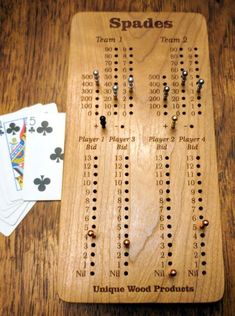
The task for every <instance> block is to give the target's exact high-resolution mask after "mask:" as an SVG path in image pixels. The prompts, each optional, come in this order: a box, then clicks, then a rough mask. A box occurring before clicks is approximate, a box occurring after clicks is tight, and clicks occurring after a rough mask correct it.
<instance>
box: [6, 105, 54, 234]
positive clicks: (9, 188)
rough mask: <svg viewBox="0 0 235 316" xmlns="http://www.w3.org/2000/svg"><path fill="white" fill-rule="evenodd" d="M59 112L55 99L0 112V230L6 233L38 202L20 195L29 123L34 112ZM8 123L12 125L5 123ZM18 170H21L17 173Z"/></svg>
mask: <svg viewBox="0 0 235 316" xmlns="http://www.w3.org/2000/svg"><path fill="white" fill-rule="evenodd" d="M56 112H57V106H56V104H55V103H51V104H47V105H44V106H43V105H41V104H37V105H34V106H31V107H27V108H24V109H21V110H20V111H17V112H15V113H11V114H7V115H2V116H0V148H1V151H0V165H1V168H0V232H2V233H3V234H5V235H6V236H8V235H9V234H10V233H11V232H12V231H13V230H14V229H15V228H16V226H17V225H18V224H19V223H20V221H21V220H22V219H23V218H24V216H25V215H26V214H27V213H28V212H29V210H30V209H31V208H32V207H33V205H34V204H35V202H25V201H24V200H23V199H22V198H21V196H20V195H18V193H19V192H20V191H21V189H22V182H21V181H20V180H21V178H22V171H23V169H24V164H23V161H22V160H21V159H22V156H23V151H24V150H25V144H24V142H25V138H24V137H25V135H26V133H25V132H26V126H27V124H29V125H30V126H31V127H32V128H33V125H34V123H35V122H34V116H33V115H34V113H56ZM7 123H9V125H8V127H5V126H4V125H5V124H7ZM10 124H11V125H10ZM7 129H8V130H7ZM21 154H22V155H21ZM10 158H11V159H10ZM11 172H12V173H11ZM14 172H15V173H18V174H17V176H16V175H15V174H14ZM12 184H15V185H16V187H14V186H13V185H12ZM17 189H18V191H17Z"/></svg>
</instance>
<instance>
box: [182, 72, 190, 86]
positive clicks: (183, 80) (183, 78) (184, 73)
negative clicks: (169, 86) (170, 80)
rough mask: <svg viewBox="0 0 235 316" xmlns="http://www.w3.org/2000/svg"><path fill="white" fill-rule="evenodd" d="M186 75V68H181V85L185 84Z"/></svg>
mask: <svg viewBox="0 0 235 316" xmlns="http://www.w3.org/2000/svg"><path fill="white" fill-rule="evenodd" d="M187 76H188V72H187V70H182V73H181V79H182V81H181V84H182V86H184V85H185V81H186V79H187Z"/></svg>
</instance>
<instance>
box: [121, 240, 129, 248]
mask: <svg viewBox="0 0 235 316" xmlns="http://www.w3.org/2000/svg"><path fill="white" fill-rule="evenodd" d="M123 244H124V246H125V247H126V248H129V247H130V240H129V239H124V241H123Z"/></svg>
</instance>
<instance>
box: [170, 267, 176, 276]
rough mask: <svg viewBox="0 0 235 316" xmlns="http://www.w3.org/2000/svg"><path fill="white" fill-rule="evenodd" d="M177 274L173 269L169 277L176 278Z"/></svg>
mask: <svg viewBox="0 0 235 316" xmlns="http://www.w3.org/2000/svg"><path fill="white" fill-rule="evenodd" d="M176 274H177V272H176V270H175V269H171V271H170V273H169V276H170V277H175V276H176Z"/></svg>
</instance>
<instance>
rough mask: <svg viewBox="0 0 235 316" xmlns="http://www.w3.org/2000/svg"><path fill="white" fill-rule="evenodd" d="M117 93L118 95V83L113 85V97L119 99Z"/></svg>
mask: <svg viewBox="0 0 235 316" xmlns="http://www.w3.org/2000/svg"><path fill="white" fill-rule="evenodd" d="M117 95H118V85H117V84H114V85H113V97H114V99H117Z"/></svg>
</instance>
